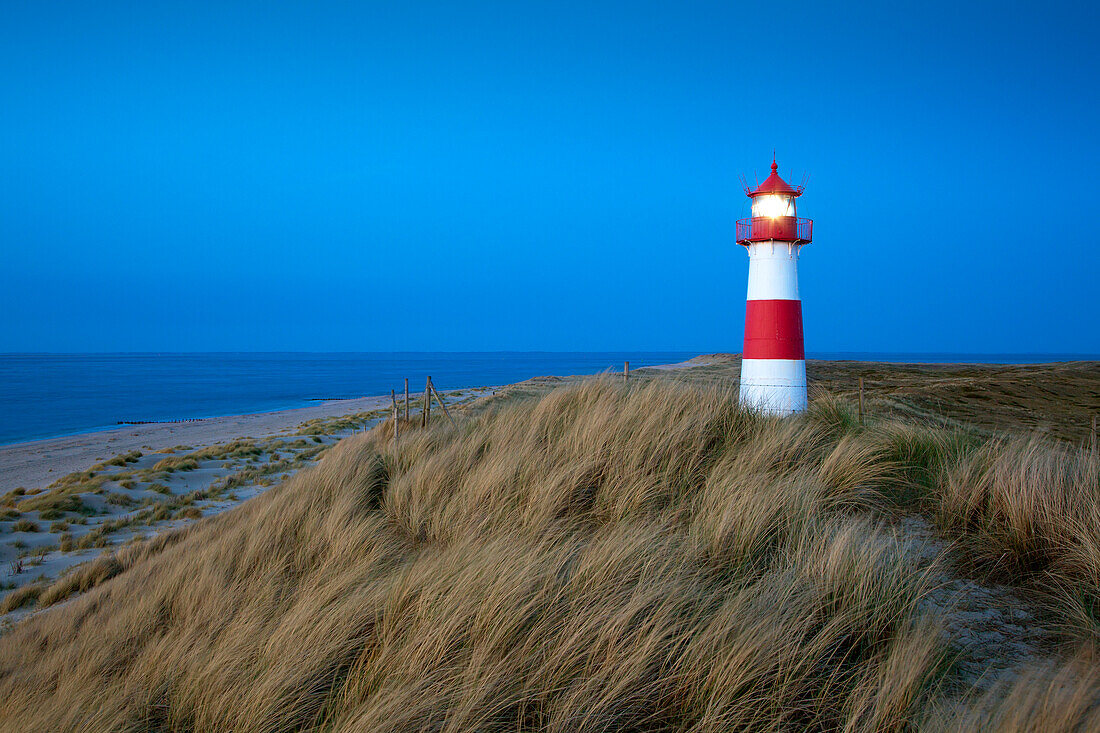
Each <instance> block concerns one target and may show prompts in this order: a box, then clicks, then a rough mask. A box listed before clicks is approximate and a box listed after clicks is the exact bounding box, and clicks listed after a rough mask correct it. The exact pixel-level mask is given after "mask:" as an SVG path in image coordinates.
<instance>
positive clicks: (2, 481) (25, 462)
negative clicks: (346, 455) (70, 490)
mask: <svg viewBox="0 0 1100 733" xmlns="http://www.w3.org/2000/svg"><path fill="white" fill-rule="evenodd" d="M416 398H417V399H420V395H419V394H418V395H416ZM389 400H390V398H389V397H388V396H386V397H382V396H378V397H361V398H359V399H353V400H331V401H328V402H321V403H319V404H316V405H310V406H309V407H300V408H295V409H291V410H279V411H277V412H257V413H251V414H246V415H225V416H221V417H210V418H206V419H202V420H191V421H188V422H171V423H167V422H166V423H152V424H148V425H125V426H121V427H118V428H114V429H111V430H97V431H94V432H89V433H78V434H76V435H65V436H61V437H57V438H46V439H44V440H34V441H29V442H25V443H14V444H12V445H5V446H0V492H6V491H10V490H12V489H14V488H17V487H20V486H22V487H24V488H26V489H37V488H43V487H45V486H47V485H49V484H50V483H52V482H53V481H54V480H55V479H57V478H59V477H61V476H64V475H65V474H68V473H72V472H74V471H83V470H85V469H86V468H88V467H89V466H90V465H92V464H93V463H97V462H99V461H103V460H107V459H109V458H111V457H112V456H115V455H118V454H120V453H129V452H131V451H159V450H164V449H166V448H171V447H173V446H177V445H187V446H191V447H202V446H209V445H214V444H216V443H222V442H225V441H228V440H233V439H235V438H241V437H252V438H267V437H271V436H273V435H278V434H280V433H285V432H286V431H288V430H291V429H293V428H296V427H297V426H298V425H300V424H301V423H304V422H306V421H308V420H317V419H324V418H332V417H340V416H342V415H350V414H355V413H360V412H368V411H370V410H376V409H378V408H380V407H383V406H385V405H386V404H388V403H389Z"/></svg>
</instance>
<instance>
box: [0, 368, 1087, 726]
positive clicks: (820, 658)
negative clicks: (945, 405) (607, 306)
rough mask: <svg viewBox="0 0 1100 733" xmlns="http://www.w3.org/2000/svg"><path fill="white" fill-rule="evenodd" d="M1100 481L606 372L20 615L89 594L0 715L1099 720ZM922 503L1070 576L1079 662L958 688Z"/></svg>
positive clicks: (34, 630) (966, 532) (165, 544)
mask: <svg viewBox="0 0 1100 733" xmlns="http://www.w3.org/2000/svg"><path fill="white" fill-rule="evenodd" d="M317 447H318V448H319V449H322V450H323V449H324V448H325V446H320V445H318V446H317ZM1096 464H1097V460H1096V457H1095V456H1094V455H1091V454H1088V453H1085V452H1081V451H1076V450H1071V449H1069V448H1061V447H1056V446H1051V445H1047V444H1044V443H1038V442H1034V441H1032V442H1017V441H989V440H987V439H979V438H977V437H975V436H973V435H971V434H968V433H966V432H965V431H959V430H947V429H939V428H930V427H927V426H920V425H914V424H907V423H901V422H884V423H882V424H878V425H872V426H868V427H864V426H861V425H859V424H858V421H856V420H855V419H853V416H852V413H851V411H850V410H849V409H848V407H847V405H846V403H844V402H841V401H839V400H837V399H834V398H829V397H825V398H820V399H818V400H816V401H815V402H814V403H813V405H812V408H811V410H810V411H809V412H808V413H807V414H805V415H803V416H800V417H798V418H793V419H782V420H781V419H776V418H767V417H760V416H757V415H752V414H749V413H746V412H743V411H740V410H739V409H738V408H737V406H736V399H735V398H734V396H733V395H731V394H730V393H728V392H725V391H722V390H720V389H715V388H708V387H698V386H690V385H684V384H673V383H669V382H660V381H654V382H652V383H648V384H645V385H642V386H635V387H631V388H626V387H624V386H623V385H622V384H621V383H620V382H619V381H617V380H609V379H603V380H593V381H590V382H587V383H585V384H582V385H580V386H573V387H566V388H562V389H558V390H555V391H553V392H551V393H550V394H548V395H546V396H544V397H541V398H531V399H526V400H519V401H515V402H512V403H497V404H490V405H489V406H488V407H487V408H486V409H484V410H483V411H482V412H480V413H478V414H474V415H469V416H467V417H466V419H464V420H462V421H460V422H459V424H458V425H457V426H451V425H450V424H449V423H447V422H443V421H440V422H438V423H436V424H435V425H433V426H431V427H430V428H428V429H419V428H417V427H415V426H413V425H409V426H407V427H406V429H404V430H403V431H402V433H401V442H400V450H399V452H395V450H394V446H393V443H392V428H391V427H390V426H388V425H385V424H383V425H382V426H379V427H377V428H375V429H374V430H373V431H371V432H370V433H368V434H366V435H361V436H354V437H352V438H348V439H345V440H343V441H341V443H340V444H339V445H337V446H336V447H335V448H333V449H331V450H329V451H328V452H327V454H326V455H325V458H324V460H323V461H322V462H321V463H320V464H318V465H317V466H314V467H312V468H310V469H307V470H305V471H302V472H300V473H299V474H297V475H296V476H294V477H293V478H291V479H290V480H289V481H287V482H286V483H284V484H283V485H281V486H279V487H278V488H276V489H274V490H272V491H270V492H267V493H265V494H263V495H261V496H259V497H257V498H255V499H253V500H251V501H249V502H246V503H245V504H243V505H241V506H240V507H239V508H237V509H235V510H234V511H232V512H228V513H225V514H221V515H218V516H215V517H210V518H207V519H205V520H203V521H201V522H199V523H197V524H195V525H193V526H191V527H189V528H188V529H187V530H184V531H180V532H175V533H170V534H166V535H161V536H160V537H158V538H155V539H153V540H148V541H144V542H138V543H136V544H133V545H130V546H128V547H126V548H122V549H120V550H119V551H118V552H117V553H115V554H114V555H111V556H107V557H105V558H102V559H101V560H98V561H96V563H94V564H90V565H87V566H82V567H81V568H79V569H77V570H76V571H74V572H73V573H71V574H70V575H68V576H66V577H64V578H62V579H61V580H59V581H58V582H56V583H54V584H53V585H52V586H46V585H44V584H43V585H39V586H34V588H35V589H34V590H27V591H25V592H22V595H21V596H20V598H19V599H18V601H16V600H11V601H9V602H10V603H16V602H18V603H20V604H21V605H22V604H30V603H35V602H37V603H38V604H39V605H40V606H45V605H50V604H52V603H56V602H57V601H59V600H63V599H67V598H71V597H72V596H73V595H74V594H76V593H80V592H85V591H87V592H85V593H84V595H83V596H81V597H78V598H75V599H72V600H71V601H70V602H69V603H68V604H66V605H65V606H63V607H59V608H57V609H55V610H52V611H50V612H48V613H43V614H38V615H35V616H33V617H31V618H29V619H27V620H26V621H24V622H22V623H20V624H19V625H17V626H16V627H15V628H14V629H12V630H11V631H10V632H8V633H7V634H6V635H5V636H4V637H2V638H0V721H2V722H4V724H5V725H7V726H14V727H16V728H19V729H28V730H54V729H88V730H120V731H121V730H163V731H170V730H187V731H220V730H235V731H273V730H323V731H353V730H355V731H358V730H409V729H432V730H453V731H463V730H501V731H505V730H508V731H513V730H534V729H539V730H561V731H573V730H635V731H654V730H683V731H693V732H702V731H710V730H715V731H716V730H788V729H789V730H851V731H879V730H909V729H911V728H912V727H913V726H915V725H921V726H924V727H926V728H928V729H933V730H936V729H942V730H971V729H974V728H975V727H980V726H981V725H984V724H999V725H1002V726H1003V725H1004V724H1006V721H1007V722H1009V723H1011V724H1012V725H1013V726H1015V727H1016V728H1018V729H1044V728H1049V727H1051V725H1054V724H1059V725H1064V726H1065V727H1072V726H1074V725H1084V724H1085V723H1087V722H1088V721H1089V720H1090V719H1089V717H1088V716H1090V715H1095V710H1096V703H1097V702H1098V701H1100V676H1098V675H1097V673H1096V672H1095V670H1096V669H1097V666H1096V665H1095V663H1094V662H1092V661H1091V659H1090V658H1089V656H1088V652H1087V650H1088V648H1090V645H1091V639H1092V637H1093V636H1094V635H1095V633H1096V631H1095V629H1096V628H1097V627H1096V624H1095V622H1094V620H1093V616H1094V614H1093V611H1092V606H1091V605H1090V604H1091V603H1092V602H1093V601H1092V600H1091V599H1093V598H1096V597H1097V592H1096V590H1095V588H1096V580H1095V579H1096V578H1097V577H1100V572H1098V569H1100V522H1097V521H1096V518H1097V517H1098V516H1100V500H1098V498H1097V497H1098V496H1100V491H1098V485H1097V470H1096ZM162 508H163V507H162ZM918 510H919V511H923V512H926V513H928V514H929V515H930V516H932V517H934V518H935V520H936V522H937V524H938V526H940V527H941V528H942V530H943V531H944V532H947V533H950V535H951V536H953V537H957V538H959V539H960V546H961V547H962V548H963V549H964V551H965V552H966V553H967V557H970V558H972V559H973V561H974V564H975V567H976V568H985V569H988V570H989V571H990V572H997V573H1002V574H1003V575H1004V576H1005V577H1010V578H1011V579H1013V580H1014V581H1018V582H1021V583H1034V587H1035V588H1036V589H1042V588H1045V589H1046V590H1044V594H1045V595H1044V598H1046V599H1048V603H1049V605H1050V608H1051V609H1052V611H1053V612H1055V613H1058V614H1059V618H1061V619H1063V620H1064V622H1065V628H1066V629H1067V631H1069V632H1070V633H1072V634H1073V635H1074V638H1075V639H1077V640H1078V641H1080V642H1082V643H1083V649H1084V651H1082V652H1081V654H1080V655H1079V657H1078V658H1075V659H1073V660H1071V661H1069V662H1067V663H1066V664H1064V665H1062V666H1059V665H1056V664H1053V665H1051V666H1049V667H1039V666H1037V667H1036V668H1035V669H1033V670H1031V671H1030V672H1029V673H1028V676H1026V678H1021V679H1022V680H1023V681H1021V680H1013V679H1009V678H1006V679H1005V680H1004V682H1003V685H1002V686H1000V687H997V688H995V689H994V690H993V691H992V692H990V693H989V695H987V696H985V697H982V698H979V699H974V700H969V699H966V698H965V697H961V696H960V695H959V693H958V691H957V679H956V678H955V676H954V675H955V672H954V670H953V666H952V663H951V660H952V657H953V655H954V654H955V653H956V652H957V650H955V649H953V648H952V647H951V646H950V645H949V644H948V643H947V642H945V641H944V639H943V637H942V636H941V635H940V634H939V633H938V629H937V624H938V621H939V619H937V618H935V617H931V616H929V615H928V614H926V613H924V612H922V611H921V608H922V605H921V604H922V600H923V599H924V598H926V597H927V596H928V594H929V593H931V592H932V591H933V589H934V588H935V587H936V585H937V584H938V583H939V582H940V578H941V575H940V574H941V572H942V568H941V567H940V565H939V564H938V562H937V561H936V560H935V559H932V560H929V559H928V558H927V557H926V555H925V554H924V553H922V552H921V551H920V548H919V547H917V546H915V545H914V544H913V541H912V540H911V539H908V538H907V537H908V536H907V535H906V534H905V533H904V532H903V531H901V530H900V529H896V528H895V527H894V525H893V524H892V519H893V518H895V517H897V516H898V515H899V514H903V513H907V512H915V511H918ZM1089 512H1093V514H1089ZM162 538H163V539H162ZM106 581H109V582H106ZM28 587H30V586H28ZM12 597H13V596H12V595H9V596H8V599H11V598H12ZM1036 690H1045V691H1047V692H1048V693H1049V694H1050V695H1052V696H1055V697H1057V699H1058V700H1059V701H1061V702H1060V704H1059V705H1058V706H1057V707H1052V706H1050V705H1047V704H1045V703H1044V702H1043V700H1042V699H1041V698H1039V697H1037V696H1036V695H1037V694H1038V693H1036ZM1052 699H1053V698H1052Z"/></svg>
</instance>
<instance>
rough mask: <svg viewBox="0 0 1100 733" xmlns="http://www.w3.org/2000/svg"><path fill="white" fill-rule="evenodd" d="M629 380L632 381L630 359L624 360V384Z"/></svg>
mask: <svg viewBox="0 0 1100 733" xmlns="http://www.w3.org/2000/svg"><path fill="white" fill-rule="evenodd" d="M629 381H630V362H629V361H624V362H623V384H626V383H627V382H629Z"/></svg>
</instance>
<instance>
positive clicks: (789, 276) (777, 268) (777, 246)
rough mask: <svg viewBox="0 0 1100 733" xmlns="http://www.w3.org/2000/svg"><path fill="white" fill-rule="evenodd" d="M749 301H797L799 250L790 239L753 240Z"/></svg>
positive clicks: (750, 258) (750, 259)
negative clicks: (786, 240)
mask: <svg viewBox="0 0 1100 733" xmlns="http://www.w3.org/2000/svg"><path fill="white" fill-rule="evenodd" d="M746 249H748V251H749V293H748V298H747V299H748V300H798V299H799V297H798V250H799V249H801V245H798V244H793V243H790V242H776V241H771V242H753V243H752V244H750V245H748V246H747V247H746Z"/></svg>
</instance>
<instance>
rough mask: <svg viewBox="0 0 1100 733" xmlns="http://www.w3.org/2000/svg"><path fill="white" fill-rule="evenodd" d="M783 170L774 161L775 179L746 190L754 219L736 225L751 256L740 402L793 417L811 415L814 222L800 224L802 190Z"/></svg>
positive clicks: (739, 239) (769, 412) (738, 239)
mask: <svg viewBox="0 0 1100 733" xmlns="http://www.w3.org/2000/svg"><path fill="white" fill-rule="evenodd" d="M778 168H779V166H777V165H776V163H775V159H774V157H773V158H772V172H771V175H770V176H768V178H767V179H766V180H765V181H764V182H763V183H761V184H760V185H759V186H757V187H756V188H749V186H747V185H746V186H745V194H746V195H747V196H748V197H749V199H751V200H752V216H751V217H750V218H748V219H741V220H739V221H738V222H737V243H738V244H740V245H742V246H743V247H744V248H745V250H746V251H747V252H748V253H749V291H748V299H747V302H746V304H745V348H744V350H743V352H742V360H741V391H740V400H741V404H742V405H743V406H745V407H748V408H749V409H752V410H756V411H759V412H764V413H768V414H772V415H790V414H792V413H795V412H801V411H802V410H805V409H806V351H805V347H804V346H803V342H802V301H801V300H800V299H799V297H798V255H799V251H800V250H801V249H802V247H803V246H804V245H806V244H809V243H810V238H811V235H812V231H813V221H812V220H810V219H799V218H798V215H797V212H796V207H795V200H796V199H797V198H798V197H799V196H801V195H802V188H803V187H802V186H797V187H794V186H791V185H789V184H788V183H787V182H786V181H784V180H783V179H782V178H780V177H779V173H778Z"/></svg>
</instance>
